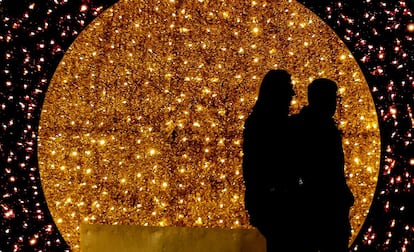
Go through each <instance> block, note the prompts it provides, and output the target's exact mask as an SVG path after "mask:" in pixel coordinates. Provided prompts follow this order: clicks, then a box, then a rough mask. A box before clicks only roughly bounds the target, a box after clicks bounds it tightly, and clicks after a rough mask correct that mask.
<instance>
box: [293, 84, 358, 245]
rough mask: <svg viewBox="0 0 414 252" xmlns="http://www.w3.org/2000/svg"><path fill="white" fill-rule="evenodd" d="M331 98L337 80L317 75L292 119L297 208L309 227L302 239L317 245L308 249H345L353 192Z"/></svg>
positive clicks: (333, 98) (334, 94)
mask: <svg viewBox="0 0 414 252" xmlns="http://www.w3.org/2000/svg"><path fill="white" fill-rule="evenodd" d="M336 99H337V85H336V83H335V82H334V81H332V80H329V79H325V78H321V79H316V80H314V81H313V82H312V83H311V84H310V85H309V87H308V103H309V104H308V106H305V107H304V108H303V109H302V110H301V112H300V113H299V114H298V115H295V116H293V117H292V121H293V124H294V125H296V126H295V130H296V131H297V132H298V134H297V135H296V137H297V141H296V142H297V145H298V155H299V156H298V159H297V161H298V163H297V164H296V165H295V167H296V169H297V172H298V176H299V177H300V183H301V187H302V192H303V197H302V202H303V204H304V205H303V206H302V207H301V208H300V209H299V211H302V213H303V215H302V216H304V217H305V219H303V222H304V223H305V225H306V226H307V228H308V230H307V234H305V235H306V236H308V238H309V240H308V241H307V243H309V244H312V243H313V242H316V245H315V246H317V247H315V248H314V250H312V249H310V250H308V251H318V250H317V249H320V251H321V252H324V251H336V252H345V251H346V248H347V244H348V239H349V232H350V230H349V228H350V227H349V219H348V215H349V207H350V206H351V205H352V204H353V196H352V193H351V191H350V190H349V188H348V186H347V184H346V180H345V174H344V153H343V149H342V136H341V132H340V131H339V130H338V128H337V126H336V123H335V121H334V118H333V116H334V114H335V110H336ZM345 243H346V244H345ZM312 246H313V245H312ZM312 246H311V245H309V247H312Z"/></svg>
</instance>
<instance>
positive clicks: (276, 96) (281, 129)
mask: <svg viewBox="0 0 414 252" xmlns="http://www.w3.org/2000/svg"><path fill="white" fill-rule="evenodd" d="M294 95H295V92H294V90H293V86H292V84H291V75H290V74H289V73H288V72H287V71H285V70H270V71H269V72H267V73H266V75H265V76H264V78H263V80H262V83H261V85H260V89H259V95H258V99H257V101H256V103H255V105H254V106H253V109H252V111H251V113H250V114H249V116H248V118H247V119H246V121H245V124H244V131H243V176H244V182H245V207H246V210H247V211H248V214H249V218H250V223H251V224H252V225H253V226H254V227H256V228H257V229H258V230H259V231H260V232H261V234H262V235H263V236H264V237H265V239H266V246H267V251H268V252H274V251H284V250H280V248H281V247H283V246H284V245H283V244H284V243H288V242H287V238H288V237H290V233H289V232H285V231H286V230H285V223H286V222H285V220H289V219H290V218H289V216H286V214H288V211H284V209H286V207H287V204H286V202H285V201H284V200H283V199H286V198H289V197H288V196H284V197H283V199H282V198H280V197H277V195H280V194H279V193H280V192H284V190H285V189H284V188H281V187H282V186H281V183H278V179H276V177H277V176H280V174H278V173H280V172H281V171H283V170H285V169H286V167H285V163H286V162H285V160H284V158H285V157H286V153H285V152H284V151H285V150H287V148H284V146H286V144H287V143H286V141H288V136H289V134H288V133H287V132H288V129H289V128H290V127H289V126H288V121H289V106H290V103H291V101H292V97H293V96H294ZM282 180H283V181H288V180H289V179H287V178H286V177H283V178H281V179H280V180H279V181H282ZM291 181H293V182H292V183H294V181H295V179H294V177H293V176H292V179H291Z"/></svg>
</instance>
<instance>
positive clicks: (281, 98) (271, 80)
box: [258, 69, 295, 112]
mask: <svg viewBox="0 0 414 252" xmlns="http://www.w3.org/2000/svg"><path fill="white" fill-rule="evenodd" d="M294 95H295V91H294V90H293V85H292V80H291V75H290V73H289V72H287V71H286V70H282V69H272V70H269V71H268V72H267V73H266V74H265V76H264V77H263V80H262V83H261V85H260V89H259V96H258V102H259V103H261V104H262V105H264V106H267V108H269V109H271V108H273V109H275V108H276V109H284V110H286V109H287V112H289V106H290V102H291V101H292V97H293V96H294Z"/></svg>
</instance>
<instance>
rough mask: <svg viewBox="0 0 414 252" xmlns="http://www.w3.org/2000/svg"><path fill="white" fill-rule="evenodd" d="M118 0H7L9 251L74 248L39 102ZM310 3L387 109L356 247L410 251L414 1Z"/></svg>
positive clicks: (4, 125) (4, 156)
mask: <svg viewBox="0 0 414 252" xmlns="http://www.w3.org/2000/svg"><path fill="white" fill-rule="evenodd" d="M112 3H114V2H108V1H107V2H103V1H102V2H100V1H82V2H76V3H75V1H74V2H71V1H53V2H47V3H35V2H30V1H24V4H22V6H19V8H16V7H11V6H13V3H11V1H10V2H9V1H4V0H3V1H0V13H1V18H2V21H3V26H2V32H1V33H0V42H1V48H2V49H1V54H2V55H1V57H2V60H1V71H2V74H1V75H2V76H3V77H4V78H2V79H3V80H4V81H2V82H1V84H2V88H1V90H0V97H1V98H0V102H1V110H0V120H1V129H0V132H1V134H0V137H1V142H0V144H1V145H0V155H1V167H0V169H1V173H0V177H1V181H2V182H1V187H0V188H1V195H0V197H1V198H0V200H1V201H0V206H1V208H0V209H1V215H2V217H1V218H2V219H1V230H0V232H1V235H0V237H1V239H0V250H1V251H3V250H4V251H27V250H35V251H49V250H67V249H68V247H67V244H66V243H65V240H64V239H63V238H62V235H61V234H60V232H59V230H58V229H57V228H56V226H55V224H54V221H56V220H52V218H51V216H50V213H49V210H48V209H47V207H46V204H45V199H44V196H43V191H42V188H41V181H40V176H39V170H38V164H37V152H36V151H37V146H36V144H37V142H36V139H37V130H38V122H39V116H40V109H41V104H42V102H43V100H42V99H43V98H44V95H45V93H46V89H47V86H48V83H49V81H50V80H51V78H52V75H53V73H54V69H55V68H56V66H57V64H58V63H59V61H60V59H61V58H62V56H63V54H64V52H65V50H66V49H67V48H68V47H69V45H70V44H71V43H72V42H73V40H74V39H75V38H76V37H77V35H78V34H79V33H80V32H81V31H82V29H83V28H84V27H86V25H87V24H88V23H90V22H91V21H92V20H93V19H94V18H95V17H96V16H98V15H99V14H100V13H101V12H102V11H104V10H105V8H106V7H108V6H109V5H111V4H112ZM303 4H304V5H305V6H307V7H308V8H310V9H312V10H314V12H315V13H317V14H318V15H319V16H320V17H322V18H323V19H324V20H325V21H326V22H327V23H328V24H330V26H331V27H333V28H334V29H335V31H336V32H337V33H338V34H339V35H340V37H341V38H342V39H343V40H344V41H345V42H346V43H347V45H348V46H349V48H350V49H351V51H352V52H353V55H354V56H355V58H356V59H357V60H358V61H359V63H360V65H361V66H362V70H363V71H364V73H365V77H366V78H367V81H368V84H369V86H370V90H371V92H372V96H373V98H374V101H375V105H376V108H377V113H378V116H379V122H380V128H381V137H382V139H381V140H382V143H383V144H382V153H383V154H382V158H381V173H380V176H379V182H378V190H377V192H376V197H375V201H374V203H373V206H372V209H371V211H370V214H369V216H368V217H367V219H366V223H365V224H364V227H363V229H362V230H361V232H360V234H359V236H358V237H357V239H356V240H355V242H354V244H353V250H354V251H365V250H369V249H376V250H378V251H394V250H397V249H400V250H401V251H410V249H412V248H413V244H412V243H411V240H412V231H413V227H412V224H411V223H410V222H409V221H408V220H409V219H408V217H409V214H408V213H409V211H410V210H412V203H410V202H409V201H408V200H409V199H410V198H409V197H410V196H411V197H412V189H411V186H412V180H413V178H412V168H413V166H414V157H413V153H414V152H413V140H412V132H411V130H412V125H413V122H412V118H413V116H412V106H413V105H412V104H413V100H412V99H413V98H412V97H413V92H412V87H413V69H414V68H413V64H412V62H413V58H412V57H413V56H412V55H413V52H412V43H413V41H412V40H413V34H414V24H413V21H412V12H411V10H410V6H407V3H406V2H404V1H395V2H393V3H385V2H379V3H373V2H371V1H365V2H363V3H361V4H358V5H356V4H354V3H346V2H335V3H330V4H325V5H322V4H321V3H320V4H319V6H317V4H312V3H307V1H303ZM367 27H369V28H367ZM410 204H411V205H410Z"/></svg>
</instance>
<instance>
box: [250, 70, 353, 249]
mask: <svg viewBox="0 0 414 252" xmlns="http://www.w3.org/2000/svg"><path fill="white" fill-rule="evenodd" d="M337 89H338V87H337V85H336V83H335V82H334V81H332V80H329V79H326V78H320V79H316V80H314V81H313V82H312V83H310V84H309V86H308V105H307V106H305V107H303V108H302V109H301V111H300V113H299V114H296V115H292V116H289V107H290V103H291V101H292V98H293V96H294V95H295V92H294V89H293V85H292V83H291V75H290V74H289V73H288V72H287V71H285V70H270V71H269V72H267V74H266V75H265V76H264V78H263V80H262V83H261V85H260V89H259V94H258V99H257V101H256V104H255V105H254V107H253V109H252V111H251V113H250V115H249V116H248V118H247V119H246V121H245V125H244V132H243V138H244V139H243V154H244V155H243V176H244V181H245V189H246V191H245V207H246V210H247V211H248V214H249V218H250V223H251V224H252V225H253V226H255V227H256V228H257V229H258V230H259V231H260V232H261V233H262V235H263V236H264V237H265V238H266V245H267V251H268V252H285V251H287V252H296V251H297V252H317V251H320V252H345V251H348V241H349V237H350V234H351V226H350V221H349V210H350V207H351V206H352V205H353V203H354V197H353V195H352V192H351V191H350V189H349V188H348V186H347V184H346V179H345V173H344V153H343V149H342V138H341V133H340V131H339V130H338V128H337V126H336V123H335V121H334V114H335V111H336V101H337Z"/></svg>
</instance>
